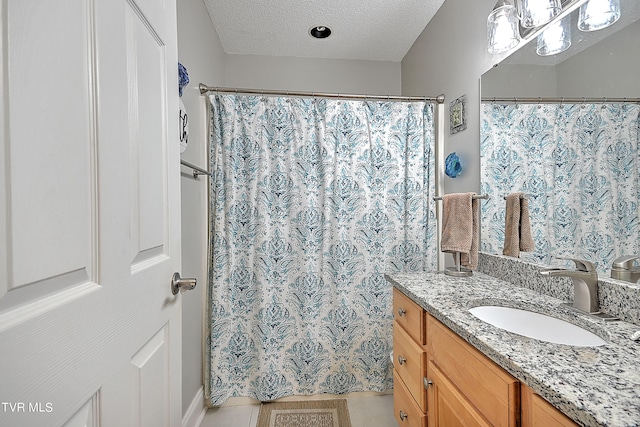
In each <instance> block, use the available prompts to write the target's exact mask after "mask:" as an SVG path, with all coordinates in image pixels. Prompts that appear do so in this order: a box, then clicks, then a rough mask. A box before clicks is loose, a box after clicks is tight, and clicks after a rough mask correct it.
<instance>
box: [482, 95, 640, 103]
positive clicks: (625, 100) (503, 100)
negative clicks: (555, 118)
mask: <svg viewBox="0 0 640 427" xmlns="http://www.w3.org/2000/svg"><path fill="white" fill-rule="evenodd" d="M482 102H490V103H494V102H501V103H509V104H511V103H513V104H585V103H589V104H599V103H602V104H608V103H610V104H617V103H632V104H640V98H607V97H606V96H603V97H602V98H584V97H583V98H565V97H561V98H544V97H538V98H518V97H513V98H495V97H494V98H482Z"/></svg>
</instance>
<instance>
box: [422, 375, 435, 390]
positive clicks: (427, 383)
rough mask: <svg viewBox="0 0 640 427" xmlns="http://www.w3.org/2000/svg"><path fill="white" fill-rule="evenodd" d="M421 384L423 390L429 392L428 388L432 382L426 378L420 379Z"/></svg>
mask: <svg viewBox="0 0 640 427" xmlns="http://www.w3.org/2000/svg"><path fill="white" fill-rule="evenodd" d="M422 384H423V385H424V389H425V390H429V386H430V385H432V384H433V381H431V380H428V379H427V377H422Z"/></svg>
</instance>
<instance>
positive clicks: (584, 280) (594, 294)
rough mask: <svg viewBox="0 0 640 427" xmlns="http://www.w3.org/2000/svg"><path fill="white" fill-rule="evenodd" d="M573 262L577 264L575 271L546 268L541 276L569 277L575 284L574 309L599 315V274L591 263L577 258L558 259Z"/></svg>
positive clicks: (541, 272)
mask: <svg viewBox="0 0 640 427" xmlns="http://www.w3.org/2000/svg"><path fill="white" fill-rule="evenodd" d="M558 259H566V260H571V261H573V262H574V263H575V264H576V269H575V270H567V269H565V268H544V269H542V270H540V274H542V275H543V276H549V277H569V278H570V279H571V281H572V282H573V307H574V308H577V309H578V310H581V311H585V312H587V313H598V312H599V311H600V310H599V304H598V273H597V272H596V266H595V264H594V263H592V262H591V261H586V260H583V259H575V258H558Z"/></svg>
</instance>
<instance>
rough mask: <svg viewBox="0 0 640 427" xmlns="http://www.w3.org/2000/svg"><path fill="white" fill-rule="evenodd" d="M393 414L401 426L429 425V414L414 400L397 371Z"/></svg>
mask: <svg viewBox="0 0 640 427" xmlns="http://www.w3.org/2000/svg"><path fill="white" fill-rule="evenodd" d="M401 413H402V415H403V416H402V418H400V415H401ZM393 414H394V415H395V417H396V422H397V423H398V426H400V427H427V416H426V415H425V414H424V412H422V411H421V410H420V408H418V406H417V405H416V403H415V402H414V401H413V399H412V398H411V395H410V394H409V391H408V390H407V388H406V387H405V385H404V382H403V381H402V379H401V378H400V376H398V373H397V372H396V371H394V372H393ZM404 415H406V417H405V416H404Z"/></svg>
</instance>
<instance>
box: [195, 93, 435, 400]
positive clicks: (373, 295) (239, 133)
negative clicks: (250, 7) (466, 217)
mask: <svg viewBox="0 0 640 427" xmlns="http://www.w3.org/2000/svg"><path fill="white" fill-rule="evenodd" d="M210 101H211V115H212V123H211V129H212V130H211V159H210V160H211V170H212V171H213V173H214V175H213V179H212V180H211V181H212V184H211V206H210V221H211V223H210V227H211V228H210V229H211V242H210V244H211V248H210V253H211V260H210V273H209V284H208V320H209V322H208V325H207V326H208V331H207V343H206V351H207V355H206V356H207V357H206V363H205V365H206V368H205V371H206V372H205V376H206V380H205V384H206V385H205V386H206V394H207V398H208V399H209V402H210V404H211V405H220V404H222V403H223V402H224V401H225V400H226V399H227V398H229V397H232V396H247V397H253V398H256V399H258V400H261V401H270V400H274V399H277V398H279V397H283V396H287V395H309V394H317V393H331V394H343V393H349V392H355V391H364V390H367V391H384V390H387V389H390V388H392V386H393V384H392V381H393V380H392V370H391V364H390V358H389V353H390V351H391V349H392V313H391V311H392V310H391V307H392V292H391V287H390V285H389V284H388V283H387V282H386V281H385V278H384V273H392V272H400V271H403V272H409V271H423V270H431V269H435V268H436V256H437V252H436V251H437V247H436V241H435V239H436V228H435V227H436V217H435V206H434V202H433V201H432V197H430V196H432V195H433V194H434V179H435V174H434V155H433V150H434V131H433V105H432V104H430V103H424V102H413V103H407V102H365V101H345V100H328V99H324V98H293V97H291V98H289V97H264V96H241V95H222V94H216V95H212V96H211V97H210Z"/></svg>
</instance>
